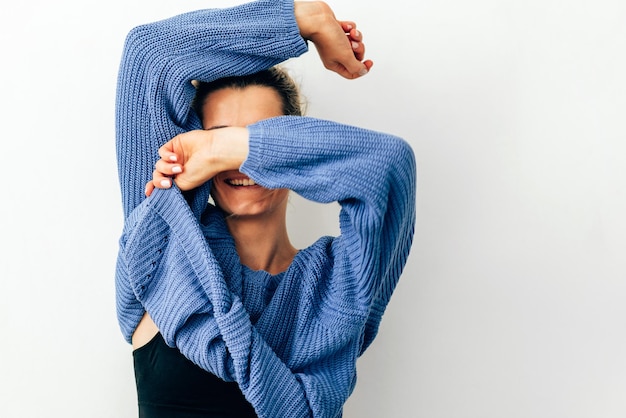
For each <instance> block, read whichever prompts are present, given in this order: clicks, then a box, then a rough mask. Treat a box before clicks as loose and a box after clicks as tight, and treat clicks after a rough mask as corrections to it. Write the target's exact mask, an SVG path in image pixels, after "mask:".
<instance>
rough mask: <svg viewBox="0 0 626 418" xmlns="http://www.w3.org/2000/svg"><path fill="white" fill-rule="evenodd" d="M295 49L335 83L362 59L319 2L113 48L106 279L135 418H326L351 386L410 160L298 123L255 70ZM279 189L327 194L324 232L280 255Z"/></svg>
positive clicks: (401, 227)
mask: <svg viewBox="0 0 626 418" xmlns="http://www.w3.org/2000/svg"><path fill="white" fill-rule="evenodd" d="M305 39H306V40H310V41H312V42H313V43H314V44H315V46H316V49H317V51H318V53H319V54H320V57H321V59H322V62H323V63H324V65H325V66H326V67H327V68H329V69H332V70H333V71H336V72H337V73H339V74H340V75H342V76H344V77H346V78H357V77H359V76H362V75H364V74H366V73H367V71H368V70H369V69H370V68H371V66H372V62H371V61H369V60H366V61H363V54H364V46H363V43H362V38H361V34H360V33H359V32H358V31H357V30H356V25H355V24H354V23H353V22H344V21H337V20H336V19H335V17H334V15H333V13H332V11H331V10H330V9H329V8H328V6H327V5H326V4H324V3H320V2H312V3H309V2H303V3H300V2H295V3H293V2H291V1H287V0H267V1H257V2H253V3H249V4H245V5H241V6H237V7H234V8H228V9H214V10H204V11H198V12H194V13H188V14H185V15H181V16H177V17H174V18H171V19H168V20H165V21H161V22H156V23H153V24H150V25H144V26H140V27H138V28H135V29H133V31H131V33H130V34H129V36H128V38H127V42H126V45H125V50H124V56H123V58H122V65H121V68H120V79H119V84H118V101H117V110H118V111H117V146H118V147H117V149H118V164H119V174H120V182H121V187H122V197H123V203H124V209H125V216H126V223H125V226H124V231H123V234H122V237H121V239H120V254H119V258H118V266H117V270H116V285H117V307H118V318H119V322H120V326H121V328H122V332H123V334H124V336H125V338H126V339H127V341H129V342H132V344H133V347H134V348H135V351H134V356H135V369H136V370H135V371H136V377H137V389H138V398H139V406H140V416H146V417H160V416H176V417H186V416H190V417H191V416H236V417H242V416H260V417H305V416H315V417H326V416H329V417H335V416H340V415H341V411H342V408H343V404H344V403H345V401H346V399H347V398H348V396H349V395H350V393H351V392H352V390H353V388H354V385H355V382H356V359H357V358H358V356H360V355H361V354H362V353H363V352H364V350H365V349H366V348H367V347H368V346H369V344H370V343H371V342H372V340H373V338H374V337H375V335H376V332H377V329H378V325H379V323H380V320H381V318H382V314H383V312H384V309H385V307H386V305H387V303H388V301H389V298H390V297H391V294H392V292H393V290H394V287H395V285H396V283H397V280H398V279H399V276H400V274H401V271H402V269H403V267H404V264H405V262H406V258H407V256H408V253H409V249H410V245H411V241H412V236H413V225H414V217H415V207H414V202H415V163H414V158H413V154H412V152H411V149H410V147H409V146H408V145H407V144H406V142H404V141H403V140H401V139H399V138H396V137H393V136H391V135H386V134H383V133H379V132H373V131H369V130H365V129H360V128H356V127H351V126H346V125H342V124H339V123H335V122H330V121H324V120H318V119H313V118H307V117H302V116H299V110H298V106H297V105H296V106H295V107H294V103H296V102H297V100H296V101H294V99H293V94H292V93H293V91H294V88H293V86H292V83H291V82H290V81H289V79H288V78H285V74H284V73H282V72H281V71H279V70H277V69H270V68H271V67H273V66H275V65H277V64H279V63H280V62H282V61H284V60H286V59H288V58H292V57H296V56H298V55H300V54H302V53H304V52H305V51H306V48H307V45H306V41H305ZM268 69H269V70H268ZM195 80H197V81H198V82H199V85H198V83H196V82H194V83H193V84H196V85H198V88H197V90H196V88H195V87H194V86H193V85H192V81H195ZM194 97H195V101H193V99H194ZM192 101H193V106H192ZM192 107H193V108H195V109H196V111H197V112H194V111H193V109H192ZM294 109H295V110H294ZM157 151H158V155H157ZM155 161H156V165H155ZM288 190H293V191H295V192H296V193H299V194H301V195H302V196H304V197H305V198H308V199H310V200H314V201H317V202H331V201H338V202H339V203H340V204H341V207H342V208H341V214H340V220H339V221H340V228H341V235H340V236H339V237H336V238H333V237H322V238H320V239H319V240H318V241H317V242H316V243H314V244H313V245H311V246H310V247H308V248H305V249H302V250H297V249H295V248H294V247H293V246H292V245H291V243H290V241H289V238H288V235H287V230H286V223H285V211H286V204H287V196H288ZM144 193H145V194H146V195H148V196H149V197H148V198H147V199H145V200H142V199H143V196H142V195H143V194H144ZM209 195H211V196H212V198H213V201H214V203H215V205H212V204H208V203H207V201H208V199H209ZM165 345H167V347H166V346H165ZM170 347H171V348H170ZM187 359H189V360H190V361H191V362H188V360H187ZM191 363H193V364H191ZM196 366H197V367H196ZM226 382H230V383H226ZM185 385H186V386H185ZM181 388H182V389H181Z"/></svg>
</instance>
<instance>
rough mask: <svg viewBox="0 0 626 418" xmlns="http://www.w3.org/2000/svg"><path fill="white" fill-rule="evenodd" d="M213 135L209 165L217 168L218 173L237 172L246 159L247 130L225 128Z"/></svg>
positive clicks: (215, 131) (247, 148)
mask: <svg viewBox="0 0 626 418" xmlns="http://www.w3.org/2000/svg"><path fill="white" fill-rule="evenodd" d="M213 133H214V135H215V136H214V137H213V141H212V142H211V152H210V156H211V162H210V164H212V165H213V166H214V167H219V171H228V170H238V169H239V167H241V165H242V164H243V162H244V161H245V160H246V158H248V150H249V147H248V129H247V128H240V127H227V128H220V129H216V130H214V131H213Z"/></svg>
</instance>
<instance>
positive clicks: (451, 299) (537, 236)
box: [0, 0, 626, 418]
mask: <svg viewBox="0 0 626 418" xmlns="http://www.w3.org/2000/svg"><path fill="white" fill-rule="evenodd" d="M230 4H234V1H224V0H222V1H211V0H204V1H200V0H193V1H187V2H175V1H168V2H166V1H163V0H151V1H147V0H139V1H132V0H124V1H121V0H109V1H101V2H91V1H78V0H59V1H43V0H39V1H38V0H31V1H23V2H17V1H13V2H8V1H7V2H3V3H2V5H1V6H0V42H1V45H2V50H1V51H2V52H1V54H2V63H1V64H0V74H1V77H0V83H2V86H1V89H0V101H1V103H2V106H3V108H2V112H1V113H0V118H1V126H2V134H1V141H2V142H1V144H2V147H1V148H0V152H1V153H2V154H1V156H0V161H2V166H1V168H0V171H1V172H2V174H3V176H2V178H3V182H2V193H1V194H2V197H1V199H2V202H1V205H0V227H1V229H0V231H1V233H2V241H3V247H2V250H1V252H0V257H1V263H0V338H1V340H0V416H1V417H6V418H15V417H37V418H39V417H65V418H70V417H79V418H84V417H113V418H127V417H128V418H131V417H135V416H136V414H137V413H136V406H135V402H136V398H135V389H134V380H133V374H132V373H133V372H132V360H131V349H130V347H129V346H128V345H127V344H126V343H125V342H124V341H123V339H122V336H121V334H120V332H119V330H118V327H117V322H116V318H115V311H114V289H113V274H114V263H115V257H116V252H117V238H118V236H119V233H120V231H121V225H122V213H121V203H120V195H119V191H118V185H117V173H116V165H115V153H114V97H115V86H116V75H117V66H118V64H119V58H120V54H121V50H122V43H123V40H124V37H125V35H126V33H127V31H128V30H129V29H130V28H131V27H133V26H135V25H137V24H140V23H145V22H148V21H152V20H155V19H160V18H164V17H168V16H170V15H173V14H177V13H180V12H184V11H188V10H193V9H197V8H203V7H221V6H226V5H230ZM329 4H331V5H332V6H333V7H334V9H335V11H336V14H337V16H338V17H339V18H342V19H353V20H355V21H357V23H358V24H359V26H360V28H361V29H362V31H363V32H364V34H365V41H366V45H367V48H368V56H369V57H371V58H372V59H374V61H375V66H374V69H373V71H372V72H371V74H369V75H368V76H367V77H365V78H364V79H361V80H358V81H353V82H348V81H344V80H343V79H341V78H340V77H339V76H336V75H335V74H332V73H328V72H326V71H325V70H323V69H322V67H321V65H320V64H319V62H318V60H317V57H316V54H315V52H314V49H313V48H312V50H311V52H309V53H308V54H307V55H305V56H304V57H301V58H299V59H298V60H296V61H295V62H293V63H292V64H291V65H292V66H293V69H294V72H295V73H296V78H297V79H298V80H299V81H300V82H301V83H302V86H303V90H304V93H305V95H306V96H307V98H308V100H309V102H310V105H309V110H310V111H309V114H310V115H311V116H317V117H323V118H330V119H334V120H337V121H340V122H345V123H350V124H354V125H359V126H363V127H367V128H372V129H376V130H382V131H386V132H390V133H394V134H397V135H400V136H402V137H404V138H406V139H407V140H408V141H409V142H410V143H411V144H412V146H413V147H414V150H415V153H416V156H417V160H418V164H419V193H418V201H417V206H418V223H417V229H416V236H415V237H416V240H415V244H414V247H413V252H412V254H411V257H410V260H409V263H408V266H407V268H406V271H405V273H404V275H403V278H402V279H401V282H400V284H399V286H398V288H397V292H396V294H395V295H394V298H393V299H392V302H391V304H390V305H389V308H388V310H387V313H386V315H385V317H384V319H383V323H382V327H381V330H380V334H379V337H378V339H377V340H376V341H375V342H374V344H373V346H372V347H371V349H370V350H369V351H368V352H367V353H366V354H365V355H364V356H363V357H362V359H361V360H360V361H359V364H358V367H359V382H358V384H357V389H356V390H355V393H354V395H353V396H352V397H351V398H350V399H349V401H348V404H347V405H346V409H345V416H346V417H348V418H356V417H359V418H370V417H371V418H374V417H376V418H378V417H420V418H421V417H424V418H438V417H441V418H450V417H454V418H473V417H476V418H502V417H506V418H517V417H520V418H531V417H532V418H583V417H584V418H613V417H620V418H621V417H624V416H626V355H625V353H626V335H625V331H626V329H625V325H626V303H625V302H624V301H625V298H626V262H625V259H626V257H625V256H624V255H625V253H626V238H625V237H626V222H625V220H624V217H625V215H626V168H625V167H626V164H625V163H626V145H625V142H626V141H625V140H626V120H625V119H626V78H625V74H626V2H624V1H623V0H594V1H591V0H579V1H571V0H570V1H564V0H541V1H539V0H525V1H522V0H476V1H473V2H467V1H462V0H439V1H431V0H423V1H419V2H407V1H401V0H385V1H372V0H370V1H363V0H361V1H345V0H335V1H332V0H329ZM335 215H336V207H335V206H334V205H330V206H326V207H322V208H318V207H316V206H313V205H310V204H305V202H302V201H301V200H300V199H298V198H297V197H294V198H293V205H292V207H291V209H290V223H291V224H292V225H293V226H294V227H295V228H294V229H293V235H294V241H295V242H296V244H298V245H300V246H302V245H306V244H308V243H309V242H311V241H312V240H313V239H314V238H315V237H316V236H317V235H319V234H322V233H328V231H330V232H333V231H334V230H335V228H336V226H335V218H334V217H335Z"/></svg>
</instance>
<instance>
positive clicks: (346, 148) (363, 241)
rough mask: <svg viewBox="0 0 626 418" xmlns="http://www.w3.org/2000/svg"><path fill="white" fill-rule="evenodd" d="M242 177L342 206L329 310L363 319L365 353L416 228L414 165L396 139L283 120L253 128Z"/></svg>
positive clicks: (405, 145) (335, 125) (307, 121)
mask: <svg viewBox="0 0 626 418" xmlns="http://www.w3.org/2000/svg"><path fill="white" fill-rule="evenodd" d="M248 130H249V149H250V151H249V155H248V158H247V159H246V161H245V162H244V164H243V165H242V166H241V169H240V170H241V171H242V172H244V173H246V174H247V175H248V176H250V178H252V179H254V180H255V181H256V182H257V183H259V184H261V185H263V186H265V187H268V188H288V189H291V190H293V191H295V192H296V193H298V194H300V195H302V196H304V197H305V198H307V199H309V200H313V201H316V202H322V203H328V202H333V201H337V202H339V203H340V204H341V212H340V217H339V222H340V228H341V236H340V237H339V238H338V239H336V240H335V241H334V243H333V254H334V258H335V262H334V269H335V271H334V274H333V277H342V278H344V280H343V281H342V282H335V283H332V284H331V286H330V288H331V289H333V292H331V293H329V294H328V300H327V301H326V303H328V304H334V305H335V306H336V307H337V311H338V312H346V313H347V314H348V315H354V316H363V315H364V316H366V317H367V319H366V324H365V325H366V329H365V338H364V341H363V345H362V348H361V349H362V351H364V350H365V349H366V348H367V346H368V345H369V344H370V343H371V341H372V340H373V338H374V337H375V335H376V333H377V330H378V325H379V322H380V319H381V318H382V315H383V312H384V310H385V307H386V306H387V304H388V302H389V299H390V298H391V294H392V293H393V291H394V289H395V286H396V284H397V282H398V279H399V278H400V274H401V273H402V270H403V268H404V265H405V263H406V261H407V258H408V254H409V250H410V247H411V244H412V240H413V232H414V224H415V198H416V175H417V173H416V164H415V157H414V155H413V151H412V149H411V147H410V146H409V145H408V143H407V142H406V141H404V140H403V139H401V138H398V137H396V136H393V135H388V134H384V133H381V132H375V131H371V130H367V129H362V128H357V127H353V126H347V125H342V124H339V123H335V122H330V121H323V120H318V119H313V118H306V117H304V118H302V117H290V116H285V117H280V118H275V119H268V120H265V121H261V122H259V123H256V124H254V125H251V126H249V127H248Z"/></svg>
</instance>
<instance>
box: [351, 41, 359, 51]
mask: <svg viewBox="0 0 626 418" xmlns="http://www.w3.org/2000/svg"><path fill="white" fill-rule="evenodd" d="M358 47H359V43H358V42H355V41H352V49H357V48H358Z"/></svg>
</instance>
